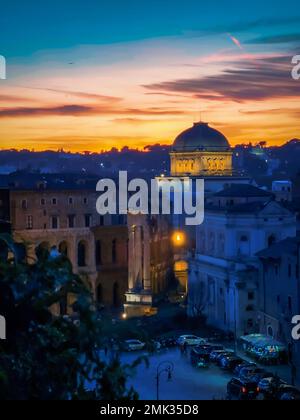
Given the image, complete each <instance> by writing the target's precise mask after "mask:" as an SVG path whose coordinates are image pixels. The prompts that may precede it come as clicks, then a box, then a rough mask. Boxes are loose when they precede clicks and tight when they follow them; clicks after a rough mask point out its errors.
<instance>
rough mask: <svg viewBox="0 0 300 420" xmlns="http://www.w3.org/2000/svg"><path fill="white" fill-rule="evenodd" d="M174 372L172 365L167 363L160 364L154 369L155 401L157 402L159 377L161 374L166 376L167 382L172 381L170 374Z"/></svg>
mask: <svg viewBox="0 0 300 420" xmlns="http://www.w3.org/2000/svg"><path fill="white" fill-rule="evenodd" d="M173 371H174V364H173V363H172V362H169V361H167V360H166V361H164V362H161V363H160V364H159V365H158V366H157V369H156V399H157V401H159V385H160V377H161V375H162V374H163V373H166V374H167V380H168V382H170V381H171V380H172V373H173Z"/></svg>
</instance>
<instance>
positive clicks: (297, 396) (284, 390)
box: [276, 385, 300, 401]
mask: <svg viewBox="0 0 300 420" xmlns="http://www.w3.org/2000/svg"><path fill="white" fill-rule="evenodd" d="M276 399H277V400H281V401H290V400H297V401H299V400H300V391H299V389H297V388H295V387H294V386H291V385H280V386H279V389H278V391H277V393H276Z"/></svg>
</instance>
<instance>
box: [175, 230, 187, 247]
mask: <svg viewBox="0 0 300 420" xmlns="http://www.w3.org/2000/svg"><path fill="white" fill-rule="evenodd" d="M172 242H173V244H174V245H175V246H176V247H182V246H183V245H184V244H185V233H184V232H181V231H176V232H174V233H173V236H172Z"/></svg>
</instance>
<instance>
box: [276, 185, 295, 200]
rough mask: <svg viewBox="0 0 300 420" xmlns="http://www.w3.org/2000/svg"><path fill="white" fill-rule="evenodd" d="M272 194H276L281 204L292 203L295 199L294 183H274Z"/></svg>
mask: <svg viewBox="0 0 300 420" xmlns="http://www.w3.org/2000/svg"><path fill="white" fill-rule="evenodd" d="M272 192H273V193H274V195H275V198H276V200H277V201H281V202H285V201H292V199H293V191H292V182H291V181H289V180H286V181H273V183H272Z"/></svg>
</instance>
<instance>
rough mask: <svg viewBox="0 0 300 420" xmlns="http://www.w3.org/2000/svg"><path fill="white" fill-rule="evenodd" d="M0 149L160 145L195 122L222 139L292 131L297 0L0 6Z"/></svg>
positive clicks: (299, 123) (299, 16)
mask: <svg viewBox="0 0 300 420" xmlns="http://www.w3.org/2000/svg"><path fill="white" fill-rule="evenodd" d="M0 28H1V39H0V55H3V56H5V58H6V60H7V80H0V148H1V149H9V148H18V149H22V148H28V149H35V150H45V149H54V150H57V149H60V148H64V149H65V150H71V151H85V150H90V151H96V152H98V151H101V150H103V149H110V148H111V147H118V148H121V147H123V146H125V145H127V146H130V147H138V148H143V147H144V146H146V145H149V144H152V143H158V142H159V143H171V142H172V141H173V140H174V138H175V137H176V135H177V134H178V133H179V132H180V131H182V130H183V129H185V128H188V127H189V126H191V125H192V124H193V122H194V121H198V120H199V119H200V118H201V119H202V120H203V121H206V122H209V123H210V124H211V125H212V126H214V127H215V128H217V129H219V130H221V131H222V132H223V133H224V134H225V135H226V136H227V137H228V139H229V140H230V142H231V144H233V145H234V144H236V143H240V142H249V141H252V142H256V141H260V140H267V141H268V143H269V144H282V143H284V142H285V141H287V140H290V139H291V138H294V137H300V80H298V81H295V80H293V79H292V77H291V70H292V64H291V60H292V57H293V56H294V55H296V54H300V7H299V1H298V0H297V1H287V2H282V1H261V0H259V1H258V0H252V1H251V2H243V1H230V0H228V1H201V0H185V1H183V0H172V1H171V0H151V1H150V0H147V1H146V0H127V1H125V0H111V1H106V0H84V1H83V0H72V1H71V0H64V1H58V0H52V1H48V0H46V1H43V2H40V1H34V0H27V1H23V0H19V1H17V0H14V1H10V2H8V1H7V2H5V3H3V4H1V13H0Z"/></svg>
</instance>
